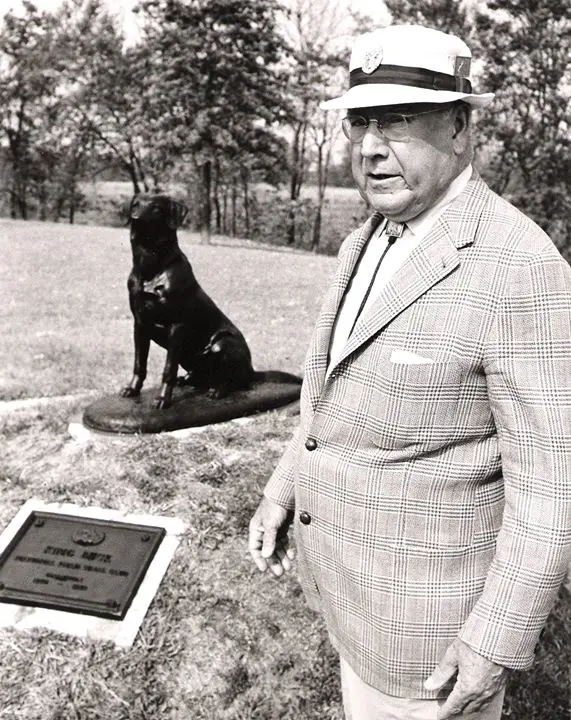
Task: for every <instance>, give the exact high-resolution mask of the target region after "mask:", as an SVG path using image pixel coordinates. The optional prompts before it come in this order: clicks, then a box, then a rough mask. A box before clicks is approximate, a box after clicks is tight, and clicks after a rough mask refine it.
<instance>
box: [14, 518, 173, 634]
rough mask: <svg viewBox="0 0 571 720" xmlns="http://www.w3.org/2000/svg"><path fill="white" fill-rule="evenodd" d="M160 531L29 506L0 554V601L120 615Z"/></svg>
mask: <svg viewBox="0 0 571 720" xmlns="http://www.w3.org/2000/svg"><path fill="white" fill-rule="evenodd" d="M165 534H166V531H165V529H164V528H162V527H154V526H148V525H137V524H134V523H126V522H119V521H115V520H100V519H94V518H87V517H86V518H84V517H78V516H76V515H64V514H62V513H52V512H43V511H33V512H31V513H30V515H29V516H28V517H27V518H26V520H25V521H24V523H23V524H22V526H21V528H20V529H19V530H18V532H17V533H16V535H15V537H14V538H13V539H12V541H11V542H10V543H9V545H8V546H7V548H6V549H5V551H4V552H3V553H2V555H0V602H9V603H18V604H20V605H33V606H39V607H47V608H53V609H55V610H67V611H70V612H76V613H83V614H87V615H96V616H98V617H102V618H110V619H113V620H122V619H123V618H124V617H125V615H126V613H127V610H128V609H129V606H130V604H131V601H132V600H133V597H134V596H135V594H136V592H137V589H138V587H139V585H140V584H141V581H142V580H143V578H144V576H145V573H146V571H147V569H148V567H149V565H150V563H151V561H152V559H153V557H154V555H155V553H156V551H157V549H158V548H159V545H160V544H161V541H162V539H163V537H164V536H165Z"/></svg>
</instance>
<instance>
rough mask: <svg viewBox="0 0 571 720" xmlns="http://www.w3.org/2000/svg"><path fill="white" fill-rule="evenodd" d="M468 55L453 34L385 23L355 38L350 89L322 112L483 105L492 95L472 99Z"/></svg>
mask: <svg viewBox="0 0 571 720" xmlns="http://www.w3.org/2000/svg"><path fill="white" fill-rule="evenodd" d="M471 62H472V53H471V52H470V48H469V47H468V46H467V45H466V43H465V42H463V41H462V40H460V38H458V37H456V36H455V35H447V34H446V33H443V32H441V31H440V30H432V29H431V28H426V27H422V26H421V25H389V26H388V27H385V28H381V29H379V30H374V31H373V32H369V33H365V34H364V35H360V36H359V37H358V38H357V39H356V41H355V45H354V47H353V52H352V53H351V61H350V63H349V77H350V81H349V90H348V91H347V92H346V93H345V94H344V95H342V96H341V97H338V98H334V99H333V100H326V101H325V102H322V103H321V107H322V108H323V109H324V110H333V109H339V108H347V109H348V108H358V107H378V106H383V105H403V104H409V103H447V102H453V101H454V100H464V101H465V102H467V103H469V104H470V105H474V106H482V105H486V104H487V103H488V102H489V101H490V100H491V99H492V98H493V97H494V93H484V94H481V95H475V94H474V93H473V92H472V83H471V82H470V65H471Z"/></svg>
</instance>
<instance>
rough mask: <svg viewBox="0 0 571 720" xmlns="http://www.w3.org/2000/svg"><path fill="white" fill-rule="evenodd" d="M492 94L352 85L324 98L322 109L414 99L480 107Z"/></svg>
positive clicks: (356, 106) (401, 86) (488, 100)
mask: <svg viewBox="0 0 571 720" xmlns="http://www.w3.org/2000/svg"><path fill="white" fill-rule="evenodd" d="M493 98H494V93H482V94H481V95H474V94H467V93H460V92H453V91H449V90H429V89H425V88H417V87H411V86H407V85H390V84H384V83H379V84H378V85H374V84H367V85H355V87H352V88H351V89H350V90H348V91H347V92H346V93H345V94H344V95H341V97H338V98H333V99H332V100H324V101H323V102H322V103H320V106H319V107H320V108H321V109H322V110H342V109H344V110H349V109H351V108H362V107H383V106H384V105H411V104H416V103H423V104H424V103H436V104H440V103H449V102H455V101H456V100H463V101H464V102H466V103H469V104H470V105H473V106H474V107H483V106H484V105H487V104H488V103H489V102H490V101H491V100H492V99H493Z"/></svg>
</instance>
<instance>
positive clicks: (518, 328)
mask: <svg viewBox="0 0 571 720" xmlns="http://www.w3.org/2000/svg"><path fill="white" fill-rule="evenodd" d="M381 219H382V218H381V216H379V215H373V216H372V218H370V219H369V221H368V222H367V223H366V224H365V225H364V226H363V227H362V228H360V229H359V230H357V231H356V232H354V233H352V234H351V235H350V236H349V237H348V238H347V239H346V241H345V242H344V244H343V245H342V247H341V250H340V253H339V262H338V267H337V272H336V275H335V277H334V279H333V282H332V284H331V286H330V288H329V290H328V292H327V294H326V297H325V301H324V305H323V308H322V311H321V314H320V316H319V319H318V321H317V325H316V328H315V332H314V335H313V338H312V341H311V345H310V348H309V351H308V355H307V360H306V369H305V377H304V384H303V388H302V401H301V417H300V427H299V430H298V432H297V433H296V434H295V436H294V438H293V439H292V441H291V443H290V445H289V446H288V448H287V450H286V452H285V454H284V456H283V457H282V459H281V461H280V463H279V465H278V467H277V468H276V470H275V472H274V473H273V475H272V477H271V478H270V481H269V483H268V485H267V487H266V490H265V494H266V495H267V496H268V497H269V498H271V499H273V500H274V501H275V502H278V503H280V504H281V505H283V506H284V507H287V508H290V509H294V508H295V510H296V514H295V520H294V528H295V536H296V544H297V549H298V567H299V572H300V578H301V582H302V585H303V588H304V591H305V594H306V596H307V598H308V599H309V601H310V603H311V605H312V606H314V607H315V608H316V609H319V610H320V612H321V613H322V614H323V616H324V619H325V622H326V624H327V628H328V630H329V633H330V636H331V638H332V641H333V643H334V645H335V646H336V647H337V648H338V650H339V651H340V653H341V654H342V655H343V656H344V658H345V659H346V660H347V661H348V662H349V663H350V664H351V665H352V667H353V668H354V670H355V671H356V672H357V673H358V675H360V677H361V678H362V679H363V680H365V682H367V683H369V684H371V685H373V686H375V687H377V688H378V689H380V690H382V691H384V692H386V693H389V694H392V695H397V696H409V697H434V693H429V692H427V691H425V690H424V688H423V681H424V679H425V678H426V677H427V676H428V675H429V674H430V673H431V672H432V670H433V669H434V667H435V665H436V663H437V662H438V660H439V658H440V657H441V655H442V653H443V651H444V649H445V648H446V646H447V645H448V644H449V643H450V642H451V641H452V640H453V639H454V638H455V637H456V636H459V637H460V638H461V639H462V640H464V642H466V643H467V644H468V645H470V647H472V648H473V649H474V650H476V651H477V652H479V653H480V654H482V655H484V656H486V657H488V658H490V659H492V660H494V661H496V662H497V663H500V664H502V665H505V666H508V667H512V668H520V669H521V668H528V667H529V666H530V665H531V663H532V660H533V653H534V648H535V645H536V643H537V640H538V637H539V633H540V631H541V629H542V627H543V625H544V623H545V620H546V617H547V614H548V613H549V610H550V609H551V607H552V605H553V603H554V600H555V597H556V594H557V591H558V588H559V586H560V584H561V581H562V579H563V577H564V574H565V571H566V567H567V563H568V561H569V559H570V554H571V549H570V534H571V479H570V472H571V269H570V268H569V265H568V264H567V263H566V262H565V261H564V260H563V259H562V258H561V256H560V255H559V253H558V252H557V250H556V249H555V247H554V245H553V244H552V242H551V241H550V240H549V238H548V237H547V236H546V235H545V234H544V233H543V232H542V231H541V230H540V229H539V228H538V227H537V226H536V225H535V224H534V223H533V222H531V221H530V220H529V219H528V218H527V217H525V216H524V215H523V214H522V213H520V212H519V211H518V210H516V209H515V208H514V207H513V206H511V205H510V204H509V203H507V202H506V201H505V200H503V199H501V198H500V197H498V196H497V195H496V194H495V193H493V192H492V191H491V190H490V189H489V188H488V187H487V185H486V184H485V183H484V182H483V181H482V180H481V178H480V177H479V176H478V175H477V174H474V176H473V177H472V179H471V180H470V182H469V183H468V185H467V187H466V189H465V190H464V191H463V192H462V194H461V195H460V196H459V197H458V198H456V200H454V201H453V203H452V204H451V205H450V206H449V207H448V208H447V209H446V211H445V212H444V213H443V215H442V216H441V218H440V219H439V220H438V221H437V223H436V225H435V227H433V229H432V230H431V231H430V233H429V234H428V235H427V236H426V237H425V238H424V240H423V241H422V242H421V244H420V246H419V247H417V248H416V249H415V250H414V251H413V252H412V254H411V255H410V256H409V258H408V260H407V261H406V262H405V264H404V265H403V266H402V268H401V269H400V270H398V271H397V273H396V274H395V275H394V277H393V278H392V279H391V280H390V281H389V283H388V284H387V285H386V286H385V287H384V289H383V290H382V291H381V295H380V297H379V298H378V300H377V301H376V303H375V305H374V306H373V307H372V308H371V309H370V311H367V313H366V314H365V315H363V316H362V318H360V320H359V321H358V324H357V326H356V328H355V331H354V334H353V335H352V336H351V338H350V339H349V342H348V344H347V346H346V347H345V350H344V352H343V353H342V355H341V357H340V358H339V360H338V362H337V363H336V365H335V367H333V368H332V371H331V373H330V375H329V376H328V377H327V379H325V371H326V366H327V352H328V346H329V341H330V335H331V330H332V325H333V322H334V318H335V314H336V311H337V309H338V307H339V304H340V301H341V299H342V297H343V293H344V291H345V289H346V287H347V284H348V282H349V279H350V278H351V274H352V271H353V269H354V267H355V264H356V262H357V259H358V257H359V254H360V252H361V250H362V248H363V246H364V244H365V243H366V241H367V239H368V237H369V236H370V235H371V232H372V231H373V229H374V228H375V227H376V225H377V224H378V223H379V222H380V221H381ZM395 350H396V351H403V350H404V351H408V352H409V353H414V354H415V355H418V356H421V357H422V358H423V359H427V360H430V361H431V362H423V363H415V362H413V363H410V362H395V358H398V357H402V356H403V353H402V352H401V353H400V355H399V353H398V352H397V353H396V354H395V353H394V351H395ZM308 438H311V439H313V440H315V443H308V445H307V447H306V441H307V439H308ZM302 512H303V513H308V514H309V516H310V520H311V521H310V522H309V524H307V519H308V518H307V516H305V517H304V520H306V523H303V522H300V520H299V517H300V514H301V513H302Z"/></svg>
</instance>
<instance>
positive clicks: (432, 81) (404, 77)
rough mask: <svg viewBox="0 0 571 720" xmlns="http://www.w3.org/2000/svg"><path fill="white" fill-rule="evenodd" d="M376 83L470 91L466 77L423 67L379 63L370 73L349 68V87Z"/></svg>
mask: <svg viewBox="0 0 571 720" xmlns="http://www.w3.org/2000/svg"><path fill="white" fill-rule="evenodd" d="M376 84H382V85H384V84H390V85H407V86H409V87H417V88H425V89H426V90H452V91H453V92H459V93H465V94H467V95H470V94H471V93H472V83H471V82H470V81H469V80H468V79H467V78H463V77H458V76H454V75H447V74H446V73H441V72H434V71H433V70H426V69H425V68H412V67H410V68H409V67H403V66H402V65H379V67H378V68H377V69H376V70H374V71H373V72H372V73H365V72H363V71H362V70H361V68H357V69H355V70H351V72H350V74H349V87H355V86H356V85H376Z"/></svg>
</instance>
